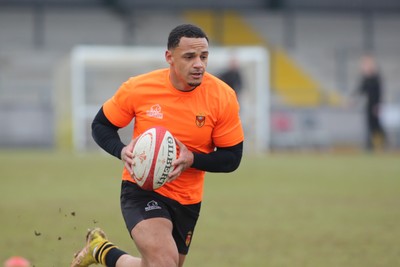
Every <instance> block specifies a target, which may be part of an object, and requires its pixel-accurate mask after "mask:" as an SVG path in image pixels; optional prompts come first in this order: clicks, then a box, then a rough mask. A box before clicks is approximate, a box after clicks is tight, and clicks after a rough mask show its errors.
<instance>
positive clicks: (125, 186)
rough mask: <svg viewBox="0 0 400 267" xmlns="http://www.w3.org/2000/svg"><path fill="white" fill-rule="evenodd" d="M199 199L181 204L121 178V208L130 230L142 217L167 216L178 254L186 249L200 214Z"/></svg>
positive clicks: (185, 251) (185, 252)
mask: <svg viewBox="0 0 400 267" xmlns="http://www.w3.org/2000/svg"><path fill="white" fill-rule="evenodd" d="M200 207H201V202H200V203H198V204H193V205H182V204H180V203H179V202H177V201H175V200H173V199H170V198H167V197H164V196H162V195H160V194H158V193H156V192H153V191H146V190H143V189H141V188H140V187H139V186H138V185H137V184H135V183H132V182H129V181H122V185H121V210H122V215H123V216H124V220H125V224H126V227H127V228H128V231H129V233H131V231H132V229H133V228H134V227H135V225H136V224H138V223H139V222H140V221H142V220H146V219H149V218H159V217H162V218H166V219H169V220H170V221H171V222H172V224H173V230H172V236H173V238H174V240H175V243H176V245H177V247H178V251H179V253H180V254H183V255H186V254H187V253H188V251H189V246H190V242H191V240H192V236H193V232H194V228H195V226H196V222H197V219H198V218H199V214H200Z"/></svg>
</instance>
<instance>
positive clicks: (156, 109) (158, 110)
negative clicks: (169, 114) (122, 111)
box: [146, 104, 164, 119]
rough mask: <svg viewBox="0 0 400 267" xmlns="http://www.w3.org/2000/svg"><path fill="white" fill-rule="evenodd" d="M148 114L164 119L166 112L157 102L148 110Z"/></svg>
mask: <svg viewBox="0 0 400 267" xmlns="http://www.w3.org/2000/svg"><path fill="white" fill-rule="evenodd" d="M146 114H147V116H149V117H153V118H157V119H162V118H163V117H164V114H163V113H162V111H161V106H160V105H159V104H155V105H153V106H151V108H150V110H147V111H146Z"/></svg>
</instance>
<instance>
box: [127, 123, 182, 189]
mask: <svg viewBox="0 0 400 267" xmlns="http://www.w3.org/2000/svg"><path fill="white" fill-rule="evenodd" d="M176 158H177V147H176V142H175V139H174V137H173V136H172V134H171V133H170V132H169V131H168V130H167V129H165V128H164V127H161V126H156V127H153V128H150V129H148V130H147V131H145V132H144V133H142V134H141V135H140V136H139V138H138V139H137V141H136V143H135V146H134V147H133V163H132V171H133V175H132V177H133V179H134V180H135V181H136V183H137V184H138V185H139V186H140V187H141V188H143V189H144V190H155V189H157V188H160V187H161V186H163V185H164V184H165V182H166V181H167V180H168V174H169V173H170V172H172V170H173V167H172V161H173V160H175V159H176Z"/></svg>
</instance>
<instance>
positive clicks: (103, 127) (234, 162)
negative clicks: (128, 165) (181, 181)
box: [92, 108, 243, 172]
mask: <svg viewBox="0 0 400 267" xmlns="http://www.w3.org/2000/svg"><path fill="white" fill-rule="evenodd" d="M119 129H120V128H119V127H117V126H115V125H114V124H112V123H111V122H110V121H109V120H108V119H107V117H106V116H105V114H104V112H103V108H101V109H100V110H99V112H98V113H97V115H96V116H95V118H94V120H93V122H92V136H93V139H94V141H95V142H96V143H97V144H98V145H99V146H100V147H101V148H102V149H104V150H105V151H107V152H108V153H110V154H111V155H113V156H115V157H117V158H119V159H121V151H122V149H123V148H124V146H125V144H124V143H122V141H121V138H120V136H119V134H118V130H119ZM242 154H243V142H240V143H239V144H237V145H234V146H231V147H217V149H216V150H215V151H213V152H211V153H209V154H201V153H193V155H194V159H193V164H192V166H191V167H192V168H196V169H199V170H203V171H207V172H232V171H234V170H236V169H237V168H238V167H239V164H240V161H241V159H242Z"/></svg>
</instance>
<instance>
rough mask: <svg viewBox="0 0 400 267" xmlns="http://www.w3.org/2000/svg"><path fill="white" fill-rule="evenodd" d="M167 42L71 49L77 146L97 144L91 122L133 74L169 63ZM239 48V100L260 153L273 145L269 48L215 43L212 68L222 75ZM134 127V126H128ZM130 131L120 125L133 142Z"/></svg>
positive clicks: (251, 142)
mask: <svg viewBox="0 0 400 267" xmlns="http://www.w3.org/2000/svg"><path fill="white" fill-rule="evenodd" d="M165 50H166V48H165V47H115V46H78V47H75V48H74V49H73V50H72V52H71V86H72V88H71V90H72V92H71V98H72V99H71V104H72V107H71V108H72V135H73V140H72V141H73V146H74V150H75V151H86V150H89V149H93V148H95V147H96V148H97V146H96V145H95V144H94V141H93V140H92V138H91V133H90V125H91V121H92V119H93V117H94V116H95V114H96V113H97V111H98V110H99V108H100V107H101V105H102V104H103V103H104V101H106V100H107V99H108V98H110V97H111V96H112V95H113V94H114V93H115V91H116V90H117V89H118V88H119V86H120V85H121V84H122V83H123V82H124V81H126V80H127V79H128V78H129V77H131V76H135V75H138V74H141V73H145V72H148V71H151V70H154V69H158V68H166V67H168V64H167V63H166V62H165V58H164V54H165ZM232 53H234V56H235V58H236V59H237V61H238V62H239V68H240V71H241V74H242V77H243V89H242V94H241V97H240V99H239V102H240V105H241V117H242V123H243V127H244V131H245V152H250V153H259V152H265V151H267V150H268V149H269V144H270V130H269V127H270V126H269V125H270V78H269V77H270V76H269V73H270V71H269V54H268V51H267V50H266V49H265V48H264V47H258V46H257V47H253V46H250V47H249V46H245V47H241V46H240V47H210V57H209V61H208V67H207V71H208V72H209V73H211V74H214V75H216V76H218V74H219V73H220V72H221V71H222V70H224V69H226V68H227V67H228V64H229V60H230V58H231V57H232ZM129 128H130V127H129ZM130 131H131V128H130V129H129V130H126V132H124V130H122V129H121V137H122V139H123V140H124V139H125V140H124V141H129V140H128V139H129V138H130V134H131V133H130Z"/></svg>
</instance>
